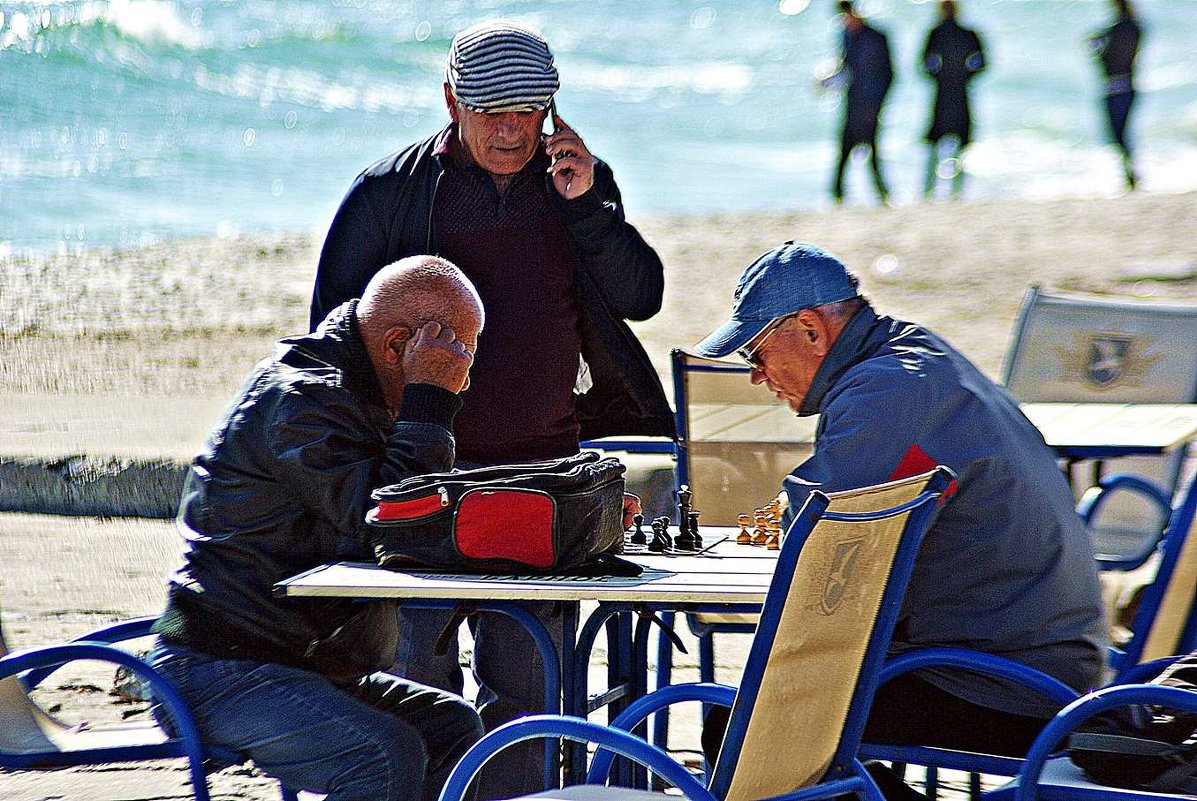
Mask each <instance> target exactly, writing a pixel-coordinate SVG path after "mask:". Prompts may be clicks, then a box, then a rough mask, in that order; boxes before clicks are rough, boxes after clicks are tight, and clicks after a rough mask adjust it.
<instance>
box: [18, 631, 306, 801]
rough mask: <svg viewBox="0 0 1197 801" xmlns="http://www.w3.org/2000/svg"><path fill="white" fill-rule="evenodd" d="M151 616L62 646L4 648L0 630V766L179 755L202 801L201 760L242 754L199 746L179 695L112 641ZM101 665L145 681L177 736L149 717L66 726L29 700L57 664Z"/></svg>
mask: <svg viewBox="0 0 1197 801" xmlns="http://www.w3.org/2000/svg"><path fill="white" fill-rule="evenodd" d="M153 622H154V618H138V619H136V620H131V621H126V622H124V623H118V624H116V625H113V626H108V627H106V628H103V629H99V630H97V631H94V632H91V633H90V634H87V635H84V636H83V637H80V638H78V639H77V640H73V641H71V642H69V643H65V644H61V645H49V646H44V647H40V648H29V649H25V650H22V651H18V652H15V653H11V654H10V653H9V652H8V647H7V645H6V644H5V642H4V632H3V628H2V627H0V768H3V769H5V770H14V771H23V770H45V769H51V768H62V767H70V766H75V765H104V764H110V763H114V762H140V761H143V760H153V759H176V758H183V759H186V760H187V762H188V769H189V771H190V774H191V788H192V794H193V796H194V798H195V801H208V798H209V795H208V781H207V775H206V771H205V766H204V763H205V760H209V759H210V760H213V761H214V762H217V763H220V764H227V765H232V764H240V763H242V762H244V761H245V757H244V756H242V755H241V754H238V753H236V752H234V751H230V750H228V749H223V748H214V747H210V746H205V745H204V744H203V743H202V742H201V741H200V736H199V731H198V730H197V729H196V725H195V719H194V718H193V716H192V714H191V712H190V710H189V709H188V708H187V705H186V703H185V702H184V701H183V698H182V697H181V696H180V695H179V693H178V691H177V690H175V688H174V686H173V685H172V684H171V683H170V681H168V680H167V679H166V678H165V677H164V676H162V675H161V674H160V673H158V672H157V671H156V670H154V669H153V668H152V667H151V666H150V665H149V664H148V663H147V662H145V661H144V660H142V659H140V658H138V657H136V656H134V655H133V654H130V653H128V652H127V651H123V650H121V649H119V648H115V647H113V643H117V642H123V641H125V640H133V639H138V638H141V637H146V636H149V635H150V627H151V626H152V625H153ZM84 659H86V660H95V661H99V662H107V663H109V664H112V665H117V666H121V667H124V668H126V669H127V670H129V671H130V672H131V673H132V674H133V675H134V676H135V677H136V678H137V679H138V680H140V681H141V682H143V683H144V684H147V685H148V686H149V688H150V691H151V693H152V694H153V696H154V699H155V701H156V702H157V703H159V704H162V705H163V706H164V707H165V709H166V710H167V712H168V714H169V715H170V717H171V720H172V721H173V722H174V726H175V729H176V730H177V731H178V736H174V737H172V736H169V735H168V734H167V733H166V732H165V731H163V730H162V728H161V727H159V726H158V725H156V724H154V723H151V722H139V723H125V724H113V725H106V726H97V727H95V728H91V727H83V726H71V725H68V724H67V723H64V722H62V721H60V720H58V719H57V718H55V717H54V716H52V715H51V714H49V713H48V712H46V711H45V710H44V709H42V708H41V707H40V706H38V705H37V703H36V702H35V701H34V700H33V699H32V698H30V697H29V692H28V688H32V687H36V686H37V685H38V684H39V683H40V682H41V681H43V680H44V679H45V678H46V677H47V676H49V675H50V674H52V673H53V672H54V671H55V670H57V669H58V668H59V667H61V666H62V665H65V664H67V663H69V662H75V661H79V660H84ZM281 792H282V797H283V799H284V801H297V799H298V796H297V795H296V793H295V792H294V791H291V790H288V789H286V788H282V789H281Z"/></svg>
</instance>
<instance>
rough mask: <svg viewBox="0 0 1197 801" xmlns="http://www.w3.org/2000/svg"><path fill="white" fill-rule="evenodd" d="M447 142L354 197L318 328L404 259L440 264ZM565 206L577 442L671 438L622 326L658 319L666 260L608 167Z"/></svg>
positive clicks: (361, 186) (411, 154) (333, 239)
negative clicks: (436, 208) (582, 362)
mask: <svg viewBox="0 0 1197 801" xmlns="http://www.w3.org/2000/svg"><path fill="white" fill-rule="evenodd" d="M447 130H448V129H447ZM445 135H446V131H441V132H440V133H438V134H436V135H435V136H432V137H430V138H428V139H425V140H424V141H423V142H417V143H416V144H414V145H411V146H410V147H407V148H405V149H403V150H400V151H398V152H397V153H392V154H391V155H390V156H387V157H386V158H384V159H382V160H381V161H379V162H377V163H375V164H373V165H371V166H370V167H367V168H366V170H365V171H364V172H362V174H361V175H359V176H358V177H357V180H356V181H354V183H353V186H351V187H350V188H349V192H348V194H346V196H345V199H344V200H342V201H341V207H340V208H339V209H338V210H337V213H336V216H335V217H334V218H333V222H332V226H331V227H330V228H329V231H328V237H327V238H326V239H325V241H324V248H323V250H322V252H321V254H320V266H319V268H318V269H317V272H316V286H315V289H314V291H313V294H312V310H311V324H312V326H313V327H315V325H316V324H317V323H319V321H320V320H321V319H323V315H324V314H325V313H326V312H327V311H328V310H329V309H331V308H333V307H334V306H336V305H337V304H338V303H342V302H344V301H346V300H348V299H349V298H353V297H357V296H359V295H360V294H361V292H362V289H363V288H365V286H366V283H367V282H368V281H369V280H370V278H371V277H372V276H373V275H374V273H375V272H377V271H378V269H379V268H380V267H383V266H385V265H387V264H390V263H392V262H394V261H396V260H398V259H401V258H403V257H405V256H415V255H419V254H423V253H428V254H432V255H436V249H435V248H436V237H435V232H434V231H433V226H432V214H433V203H434V200H435V197H436V190H437V185H438V182H439V180H440V177H441V175H442V174H443V173H444V171H445V166H444V164H443V163H442V159H447V158H449V156H448V155H443V154H442V155H438V154H437V153H436V148H437V145H438V143H439V142H440V141H441V140H442V138H443V137H444V136H445ZM550 195H551V196H552V197H554V198H556V197H558V196H557V195H556V193H555V192H550ZM559 206H560V209H561V218H562V220H563V221H564V223H565V227H566V229H567V230H568V231H569V235H570V237H571V238H572V239H573V242H574V245H575V246H576V247H577V252H578V255H579V259H578V261H579V263H580V267H579V269H578V274H577V286H578V296H579V301H580V302H579V304H578V305H579V312H580V320H579V324H578V329H579V333H580V334H581V337H582V356H583V357H584V358H585V359H586V362H587V364H588V365H589V366H590V374H591V378H592V379H593V381H594V386H593V387H592V388H591V389H590V391H588V392H586V393H585V394H584V395H581V396H580V397H579V398H578V403H577V411H576V414H577V418H578V424H579V426H580V428H581V430H580V437H581V438H582V439H584V440H585V439H594V438H595V437H605V436H614V435H627V434H635V435H642V436H667V437H672V436H673V433H674V422H673V412H672V411H670V408H669V402H668V401H667V400H666V399H665V392H664V390H663V389H662V388H661V381H660V379H659V378H658V377H657V373H656V371H655V370H654V369H653V366H652V362H651V361H650V360H649V358H648V354H646V353H645V352H644V348H643V347H642V346H641V345H640V342H639V341H638V340H637V339H636V336H635V335H634V334H633V333H632V330H631V329H630V328H628V326H627V324H626V323H625V322H624V320H625V319H628V320H646V319H648V318H649V317H652V316H653V315H654V314H656V313H657V312H658V311H659V310H660V308H661V296H662V293H663V290H664V268H663V267H662V266H661V260H660V258H659V257H658V256H657V254H656V252H655V251H654V250H653V249H652V248H651V247H650V246H649V245H648V243H646V242H645V241H644V239H643V238H642V237H641V236H640V234H639V233H638V232H637V231H636V229H635V228H634V227H632V226H631V225H630V224H629V223H628V222H627V220H626V218H625V216H624V212H623V200H622V198H621V196H620V194H619V187H618V186H617V185H616V184H615V175H614V173H612V171H611V168H610V167H609V166H607V165H606V164H605V163H604V162H602V161H598V160H596V164H595V169H594V187H593V188H592V189H591V190H590V191H589V192H587V193H586V194H584V195H582V196H581V197H580V198H577V199H575V200H572V201H568V202H566V201H559Z"/></svg>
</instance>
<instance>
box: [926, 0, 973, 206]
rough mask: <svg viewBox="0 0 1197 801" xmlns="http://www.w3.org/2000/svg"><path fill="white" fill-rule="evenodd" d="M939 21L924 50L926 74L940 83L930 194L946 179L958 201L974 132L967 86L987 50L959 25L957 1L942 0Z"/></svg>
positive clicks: (930, 136) (931, 132)
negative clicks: (964, 156)
mask: <svg viewBox="0 0 1197 801" xmlns="http://www.w3.org/2000/svg"><path fill="white" fill-rule="evenodd" d="M939 19H940V21H939V24H938V25H936V26H935V27H934V28H932V29H931V32H930V33H929V34H928V35H927V44H926V45H925V46H924V47H923V71H924V72H925V73H927V75H929V76H930V77H931V79H932V80H933V81H935V106H934V107H933V109H932V112H931V125H930V127H929V128H928V129H927V142H928V143H929V144H930V153H929V156H928V159H927V185H926V195H927V197H931V196H932V195H934V194H935V186H936V184H937V183H938V179H939V178H940V177H941V176H942V177H944V178H947V179H949V180H950V181H951V182H952V189H951V192H952V197H958V196H959V195H960V190H961V189H962V188H963V186H964V167H963V165H962V164H961V161H960V157H961V153H962V151H963V150H964V146H965V145H967V144H968V143H969V142H971V141H972V132H973V118H972V113H971V112H970V110H969V103H968V85H969V83H970V82H971V81H972V79H973V77H974V76H976V74H977V73H979V72H980V71H981V70H983V69H985V66H986V64H985V49H984V47H983V46H982V45H981V37H979V36H978V35H977V33H976V31H973V30H971V29H969V28H965V27H962V26H961V25H960V24H959V23H958V22H956V0H940V3H939Z"/></svg>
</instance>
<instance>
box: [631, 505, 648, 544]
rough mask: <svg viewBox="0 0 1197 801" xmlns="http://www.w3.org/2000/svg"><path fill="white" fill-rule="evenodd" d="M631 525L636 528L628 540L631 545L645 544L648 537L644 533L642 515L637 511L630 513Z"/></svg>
mask: <svg viewBox="0 0 1197 801" xmlns="http://www.w3.org/2000/svg"><path fill="white" fill-rule="evenodd" d="M632 525H633V526H635V527H636V530H635V531H633V532H632V537H631V539H630V540H628V541H629V542H631V543H632V544H633V545H644V544H646V543H647V542H648V537H646V536H645V534H644V515H642V514H640V513H639V512H637V513H636V514H634V515H632Z"/></svg>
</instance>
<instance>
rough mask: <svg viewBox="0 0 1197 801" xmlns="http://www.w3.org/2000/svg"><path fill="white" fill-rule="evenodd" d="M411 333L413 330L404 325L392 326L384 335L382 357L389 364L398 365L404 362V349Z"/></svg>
mask: <svg viewBox="0 0 1197 801" xmlns="http://www.w3.org/2000/svg"><path fill="white" fill-rule="evenodd" d="M411 335H412V330H411V329H410V328H408V327H407V326H403V325H396V326H392V327H391V328H388V329H387V331H386V333H385V334H383V335H382V345H383V350H382V357H383V359H385V360H386V363H387V365H388V366H390V367H398V366H399V365H401V364H402V363H403V351H404V349H405V348H406V347H407V340H409V339H411Z"/></svg>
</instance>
